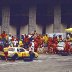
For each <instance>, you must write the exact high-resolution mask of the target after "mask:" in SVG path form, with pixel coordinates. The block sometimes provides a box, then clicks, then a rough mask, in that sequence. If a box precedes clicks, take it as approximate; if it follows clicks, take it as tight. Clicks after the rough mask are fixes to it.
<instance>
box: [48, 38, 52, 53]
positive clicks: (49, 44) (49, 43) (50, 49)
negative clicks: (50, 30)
mask: <svg viewBox="0 0 72 72" xmlns="http://www.w3.org/2000/svg"><path fill="white" fill-rule="evenodd" d="M48 52H49V53H52V38H51V37H49V40H48Z"/></svg>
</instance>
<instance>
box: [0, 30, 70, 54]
mask: <svg viewBox="0 0 72 72" xmlns="http://www.w3.org/2000/svg"><path fill="white" fill-rule="evenodd" d="M60 41H64V43H65V48H64V49H65V51H69V48H70V43H69V41H70V40H69V38H66V39H64V40H63V38H62V36H61V35H59V36H58V37H57V36H55V35H54V36H53V38H52V37H49V36H48V35H47V34H45V35H42V34H38V33H37V32H36V31H34V33H32V34H22V35H21V36H20V38H17V37H16V36H12V35H11V34H6V32H5V31H3V33H2V34H1V35H0V51H1V50H3V48H5V47H6V46H9V47H23V48H25V49H27V50H31V51H35V52H37V51H38V48H45V47H46V48H47V52H48V53H54V54H55V53H57V45H58V42H60Z"/></svg>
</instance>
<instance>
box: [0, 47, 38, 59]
mask: <svg viewBox="0 0 72 72" xmlns="http://www.w3.org/2000/svg"><path fill="white" fill-rule="evenodd" d="M32 54H33V56H34V58H37V57H38V53H36V52H30V51H27V50H26V49H24V48H22V47H9V49H8V59H14V60H16V59H24V58H29V57H31V55H32ZM0 57H1V59H5V55H4V52H0Z"/></svg>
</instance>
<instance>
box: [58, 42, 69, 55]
mask: <svg viewBox="0 0 72 72" xmlns="http://www.w3.org/2000/svg"><path fill="white" fill-rule="evenodd" d="M64 47H65V43H64V41H61V42H59V43H58V46H57V52H58V54H59V55H62V56H68V55H69V53H67V52H65V51H64Z"/></svg>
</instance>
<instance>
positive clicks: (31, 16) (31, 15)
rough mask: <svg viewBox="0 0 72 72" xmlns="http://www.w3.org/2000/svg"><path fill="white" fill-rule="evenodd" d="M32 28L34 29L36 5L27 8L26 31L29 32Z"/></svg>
mask: <svg viewBox="0 0 72 72" xmlns="http://www.w3.org/2000/svg"><path fill="white" fill-rule="evenodd" d="M34 30H36V7H33V8H29V26H28V32H29V33H31V32H33V31H34Z"/></svg>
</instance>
